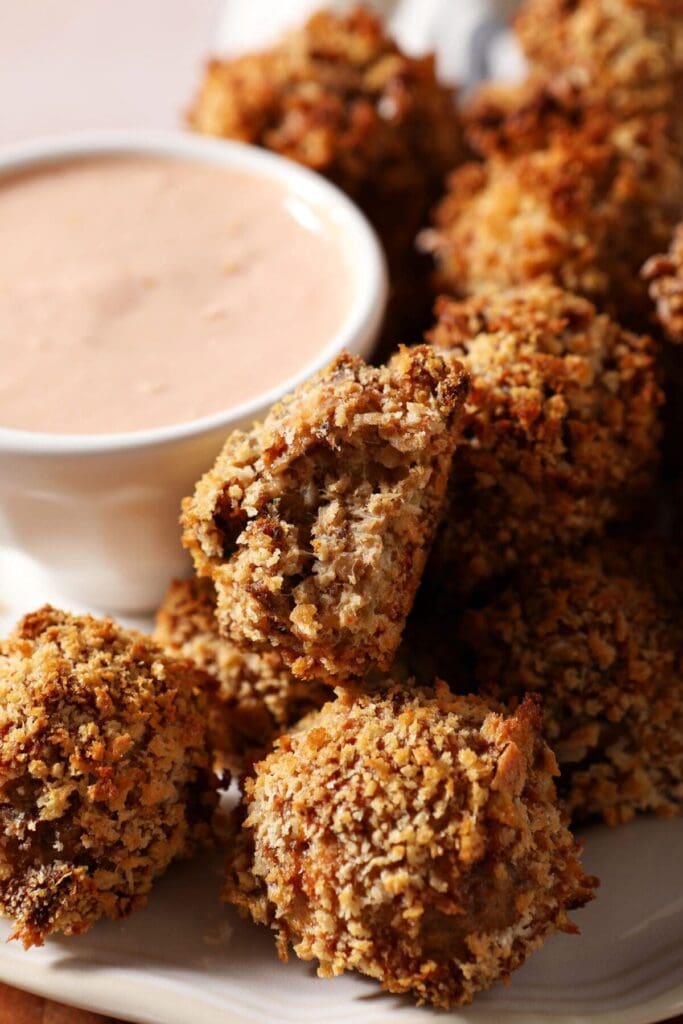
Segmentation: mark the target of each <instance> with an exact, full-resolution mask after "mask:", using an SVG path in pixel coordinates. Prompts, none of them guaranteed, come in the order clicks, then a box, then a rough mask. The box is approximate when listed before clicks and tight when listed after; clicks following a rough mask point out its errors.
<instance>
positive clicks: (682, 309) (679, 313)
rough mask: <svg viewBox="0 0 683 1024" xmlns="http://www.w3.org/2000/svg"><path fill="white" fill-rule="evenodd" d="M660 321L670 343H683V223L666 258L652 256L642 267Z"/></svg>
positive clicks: (678, 228)
mask: <svg viewBox="0 0 683 1024" xmlns="http://www.w3.org/2000/svg"><path fill="white" fill-rule="evenodd" d="M642 273H643V277H644V278H645V280H646V281H647V282H648V284H649V291H650V298H651V299H652V301H653V302H654V303H655V306H656V309H657V319H658V320H659V322H660V324H661V325H662V327H663V328H664V331H665V332H666V335H667V337H668V338H669V340H670V341H673V342H676V343H678V344H680V343H682V342H683V222H681V223H680V224H679V225H678V227H677V228H676V230H675V232H674V236H673V239H672V242H671V247H670V248H669V252H668V253H667V254H666V255H662V256H651V257H650V259H649V260H648V261H647V263H646V264H645V266H644V267H643V271H642Z"/></svg>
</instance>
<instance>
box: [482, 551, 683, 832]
mask: <svg viewBox="0 0 683 1024" xmlns="http://www.w3.org/2000/svg"><path fill="white" fill-rule="evenodd" d="M647 563H651V557H650V550H649V545H648V547H646V548H643V547H642V546H640V547H639V546H638V544H637V543H636V544H635V545H634V544H632V543H631V544H626V545H624V544H622V545H609V546H607V547H604V546H603V549H602V551H599V550H598V549H597V548H589V549H585V550H580V551H578V552H576V553H573V554H568V555H557V556H555V557H554V558H552V557H551V558H550V559H549V560H548V561H547V562H546V563H545V564H542V565H539V566H538V567H537V568H535V569H534V570H533V571H528V572H525V573H522V574H521V575H520V576H519V577H518V578H517V580H516V581H515V582H514V583H513V584H512V585H511V586H510V587H509V589H508V590H507V591H506V592H505V593H504V594H503V595H502V596H500V597H499V598H498V599H496V600H495V601H493V602H492V603H491V604H490V605H488V606H487V607H485V608H483V609H480V610H478V611H474V612H470V613H469V614H468V615H467V616H466V617H465V619H464V622H463V627H462V635H463V638H466V639H467V640H468V642H469V643H470V644H471V645H472V647H473V648H474V649H475V651H476V652H477V657H478V666H477V670H476V674H477V677H478V679H479V682H480V685H481V690H482V693H483V695H484V696H486V697H487V698H491V699H495V700H501V701H504V702H506V703H507V704H508V705H509V706H510V707H512V708H514V707H515V705H516V704H517V702H518V701H520V700H521V699H522V697H523V695H524V694H525V693H526V692H538V693H539V694H540V695H541V696H542V698H543V702H544V710H545V721H544V735H545V737H546V739H547V741H548V743H549V744H550V745H551V747H552V748H553V750H554V751H555V753H556V755H557V757H558V760H559V762H560V767H561V769H562V777H561V783H560V789H561V792H562V793H563V794H564V795H565V796H566V798H567V801H568V804H569V808H570V810H571V812H572V815H573V816H574V817H575V818H577V819H584V818H587V817H593V816H596V815H597V816H600V817H602V818H604V820H605V821H607V822H608V823H609V824H612V825H615V824H618V823H619V822H624V821H628V820H630V819H631V818H632V817H633V816H634V814H635V813H636V812H639V811H656V812H657V813H660V814H672V813H676V812H677V811H679V810H680V808H681V804H682V803H683V684H682V682H681V680H682V679H683V617H682V616H681V606H680V603H679V602H672V601H671V600H670V597H669V594H670V588H669V587H664V586H659V585H656V584H655V583H654V582H653V581H652V579H651V578H650V579H648V578H647V577H648V575H650V576H651V574H652V571H653V568H654V567H653V565H652V564H649V565H648V567H647V571H646V572H643V567H644V565H646V564H647Z"/></svg>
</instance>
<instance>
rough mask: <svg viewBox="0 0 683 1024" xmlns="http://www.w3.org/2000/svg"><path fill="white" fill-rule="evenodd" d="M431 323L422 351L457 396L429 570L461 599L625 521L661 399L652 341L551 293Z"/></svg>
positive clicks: (488, 300) (651, 466)
mask: <svg viewBox="0 0 683 1024" xmlns="http://www.w3.org/2000/svg"><path fill="white" fill-rule="evenodd" d="M437 314H438V320H437V323H436V326H435V327H434V329H433V330H432V331H431V334H430V336H429V337H430V340H431V342H432V344H433V345H434V346H435V347H436V348H437V350H439V351H441V352H447V351H450V352H453V353H454V355H455V356H456V357H457V358H458V359H459V360H461V361H462V362H463V364H464V365H465V367H466V368H467V370H468V371H469V373H470V377H471V388H470V393H469V396H468V399H467V402H466V405H465V416H464V419H463V421H462V438H461V441H460V443H459V445H458V450H457V452H456V456H455V459H454V462H453V469H452V473H451V479H450V484H449V493H448V499H447V504H446V510H445V513H444V516H443V521H442V524H441V528H440V532H439V535H438V537H437V540H436V543H435V546H434V550H433V554H432V562H431V572H432V575H433V576H435V577H437V578H438V579H439V580H440V582H441V583H442V584H444V585H446V586H447V587H449V588H451V589H453V590H455V591H459V592H461V593H463V594H467V593H470V592H471V591H472V590H474V589H475V588H477V586H479V585H481V584H483V583H484V582H485V581H488V580H491V579H492V578H495V577H498V576H503V575H504V574H505V573H507V572H509V571H510V570H512V569H514V567H515V566H516V565H517V564H518V563H520V562H521V563H522V564H524V563H528V562H533V561H537V560H543V559H544V558H545V557H546V556H547V552H548V551H549V550H550V551H552V550H554V549H555V548H556V547H563V546H565V547H566V546H568V545H570V544H573V543H577V542H578V541H579V540H580V539H581V538H582V537H584V536H590V535H594V536H597V535H600V534H601V533H602V532H603V530H604V528H605V525H606V524H607V523H608V522H609V521H610V520H615V519H623V518H627V517H628V515H629V513H630V512H631V511H632V506H633V505H634V503H635V501H636V500H637V499H638V498H639V497H640V496H641V495H642V494H643V493H645V492H646V491H647V490H648V489H649V487H650V485H651V483H652V480H653V477H654V474H655V471H656V467H657V461H658V440H659V437H660V425H659V415H658V409H659V405H660V404H661V401H662V395H661V391H660V388H659V386H658V384H657V380H656V373H655V355H656V349H655V345H654V342H653V341H652V339H650V338H648V337H646V336H639V335H635V334H632V333H630V332H629V331H625V330H623V329H622V328H621V327H619V325H618V324H616V323H615V322H614V321H613V320H610V319H609V317H607V316H606V315H604V314H598V313H597V312H596V310H595V307H594V306H593V305H592V304H591V303H590V302H588V301H587V300H586V299H583V298H580V297H577V296H575V295H571V294H569V293H568V292H564V291H562V290H561V289H559V288H556V287H555V286H553V285H548V284H545V283H536V284H533V285H529V286H528V287H527V288H523V289H522V288H519V289H511V290H510V291H507V292H501V293H500V294H498V295H490V296H478V297H476V298H472V299H469V300H467V301H465V302H461V303H457V302H453V301H451V300H448V299H442V300H440V302H439V303H438V304H437Z"/></svg>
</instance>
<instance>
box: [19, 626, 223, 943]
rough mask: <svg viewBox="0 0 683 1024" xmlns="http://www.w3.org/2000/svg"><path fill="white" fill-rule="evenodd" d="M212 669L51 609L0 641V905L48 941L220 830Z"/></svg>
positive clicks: (123, 900)
mask: <svg viewBox="0 0 683 1024" xmlns="http://www.w3.org/2000/svg"><path fill="white" fill-rule="evenodd" d="M202 685H203V680H202V679H201V677H200V674H199V673H198V672H197V671H196V670H194V669H193V668H192V667H191V666H190V664H189V663H187V662H182V661H179V660H178V661H176V660H175V659H171V658H168V657H167V656H165V655H164V653H163V652H162V650H161V648H159V647H158V646H157V645H156V644H154V643H152V641H151V640H149V638H147V637H144V636H142V635H141V634H140V633H136V632H133V631H128V630H124V629H121V628H120V627H118V626H117V625H116V624H115V623H113V622H112V621H111V620H110V619H103V620H98V619H94V618H91V617H90V616H87V615H85V616H72V615H68V614H66V613H64V612H59V611H56V610H55V609H53V608H50V607H47V606H46V607H45V608H41V609H40V610H39V611H37V612H34V613H33V614H31V615H27V616H26V617H25V618H24V619H22V621H21V622H20V623H19V625H18V626H17V628H16V630H15V631H14V633H12V635H11V636H10V637H9V639H7V640H6V641H3V642H2V643H0V836H1V838H0V912H1V913H2V914H3V915H4V916H6V917H9V918H11V919H12V920H13V921H14V931H13V933H12V937H13V938H19V939H21V940H22V941H23V943H24V945H25V946H31V945H40V944H41V943H42V942H43V941H44V939H45V938H47V936H48V935H50V934H52V933H53V932H63V933H64V934H67V935H78V934H81V933H82V932H84V931H87V929H88V928H90V927H91V925H92V924H94V923H95V921H97V920H98V918H100V917H104V916H106V917H111V918H119V917H123V916H125V915H127V914H129V913H130V912H131V911H133V910H135V909H136V908H137V907H139V906H142V905H143V904H144V903H145V901H146V896H147V893H148V892H149V890H150V888H151V885H152V883H153V881H154V879H155V878H156V877H157V876H158V875H160V874H161V873H162V872H163V871H164V870H165V869H166V867H167V866H168V864H169V863H170V862H171V861H172V860H173V859H174V858H176V857H181V856H185V855H187V854H188V853H190V852H191V851H192V849H193V847H194V846H195V845H196V843H197V842H203V841H205V840H206V839H208V838H209V835H210V830H209V825H208V820H209V818H210V816H211V813H212V811H213V808H214V806H215V796H214V790H213V784H212V783H211V782H210V766H209V755H208V750H207V747H206V727H205V724H204V713H203V705H202V702H201V697H200V691H201V687H202Z"/></svg>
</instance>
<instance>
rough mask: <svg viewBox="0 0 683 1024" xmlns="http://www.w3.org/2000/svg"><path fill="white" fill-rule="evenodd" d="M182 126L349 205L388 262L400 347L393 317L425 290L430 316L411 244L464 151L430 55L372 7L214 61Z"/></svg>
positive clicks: (421, 267)
mask: <svg viewBox="0 0 683 1024" xmlns="http://www.w3.org/2000/svg"><path fill="white" fill-rule="evenodd" d="M190 124H191V127H193V128H194V129H195V130H196V131H199V132H204V133H206V134H209V135H218V136H221V137H224V138H231V139H238V140H241V141H244V142H250V143H254V144H256V145H259V146H264V147H265V148H266V149H270V150H272V151H273V152H275V153H279V154H281V155H282V156H286V157H288V158H290V159H292V160H296V161H297V162H298V163H301V164H304V165H305V166H306V167H310V168H312V169H313V170H315V171H318V172H320V173H321V174H324V175H325V176H326V177H327V178H329V179H330V180H331V181H333V182H334V183H335V184H336V185H338V186H339V187H340V188H342V189H343V190H344V191H345V192H346V193H347V194H348V195H349V196H350V197H351V198H352V199H353V200H354V201H355V202H357V203H358V204H359V206H360V207H361V208H362V209H363V210H364V212H365V213H366V215H367V216H368V217H369V219H370V220H371V221H372V223H373V225H374V226H375V228H376V230H377V232H378V234H379V236H380V238H381V240H382V242H383V244H384V247H385V250H386V252H387V256H388V258H389V266H390V272H391V280H392V292H393V293H394V295H393V302H392V306H393V310H392V309H391V307H390V316H392V319H393V320H394V322H396V321H398V322H397V323H396V327H395V330H396V332H397V333H396V334H395V335H394V338H392V339H391V340H392V341H394V342H395V340H396V338H400V339H402V340H404V341H405V340H408V337H407V334H406V333H405V332H406V331H407V330H409V326H408V325H407V323H406V322H405V321H403V322H402V321H401V314H403V316H404V318H405V315H406V314H407V315H408V316H409V317H410V316H412V315H415V316H419V313H420V309H419V307H420V305H421V304H423V299H422V292H424V295H425V299H426V301H427V309H426V315H427V316H428V301H429V300H428V287H427V283H426V274H427V269H426V268H427V267H428V264H427V262H426V261H424V264H423V263H422V261H421V260H420V259H419V257H418V256H417V254H416V252H415V248H414V238H415V235H416V234H417V232H418V230H419V228H420V227H421V226H422V224H423V223H424V220H425V218H426V216H427V213H428V211H429V208H430V206H431V204H432V203H433V202H435V200H436V199H437V197H438V196H439V194H440V192H441V190H442V187H443V179H444V177H445V175H446V173H447V172H448V171H450V170H451V169H452V168H453V167H454V166H455V165H456V163H457V162H458V160H459V158H460V155H461V150H462V143H461V131H460V125H459V119H458V114H457V110H456V105H455V98H454V96H453V92H452V90H450V89H447V88H445V87H443V86H441V85H439V83H438V81H437V79H436V75H435V70H434V61H433V58H432V57H421V58H413V57H408V56H407V55H406V54H404V53H402V52H401V51H400V50H399V48H398V47H397V45H396V44H395V42H394V41H393V40H392V39H391V38H389V36H387V34H386V33H385V31H384V29H383V27H382V23H381V21H380V20H379V18H378V17H377V16H376V15H375V14H374V13H373V12H371V11H370V10H368V9H365V8H363V7H357V8H355V9H354V10H352V11H349V12H346V13H344V14H336V13H333V12H330V11H321V12H319V13H318V14H315V15H314V16H313V17H312V18H311V19H310V20H309V21H308V23H307V24H306V25H305V26H304V27H303V28H302V29H301V30H300V31H298V32H293V33H291V34H289V35H287V36H285V38H284V39H283V40H282V42H281V43H280V44H279V45H278V46H275V47H274V48H273V49H270V50H267V51H265V52H262V53H255V54H249V55H246V56H243V57H239V58H237V59H235V60H225V61H219V60H213V61H211V62H210V63H209V65H208V67H207V70H206V74H205V77H204V80H203V82H202V84H201V88H200V90H199V94H198V96H197V98H196V100H195V103H194V106H193V109H192V111H191V113H190ZM421 279H422V280H421Z"/></svg>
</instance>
